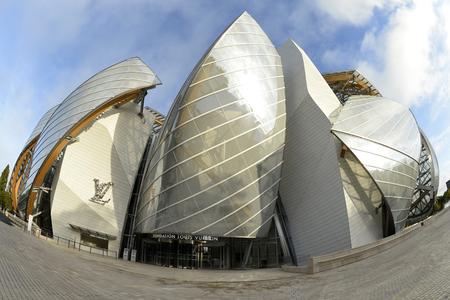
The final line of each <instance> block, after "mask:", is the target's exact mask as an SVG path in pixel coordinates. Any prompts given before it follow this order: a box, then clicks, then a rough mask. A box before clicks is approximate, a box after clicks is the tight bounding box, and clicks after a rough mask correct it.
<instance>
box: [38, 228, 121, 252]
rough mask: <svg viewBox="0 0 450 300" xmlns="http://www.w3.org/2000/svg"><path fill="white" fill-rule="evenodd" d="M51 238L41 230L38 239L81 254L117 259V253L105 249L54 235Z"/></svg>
mask: <svg viewBox="0 0 450 300" xmlns="http://www.w3.org/2000/svg"><path fill="white" fill-rule="evenodd" d="M52 236H53V237H51V236H50V234H49V233H48V232H46V231H44V230H42V232H41V235H40V238H41V239H45V240H46V241H49V240H50V241H52V242H54V243H56V244H57V245H63V246H66V245H67V248H69V249H73V250H78V251H83V252H89V253H91V254H97V255H101V256H107V257H113V258H115V259H117V258H118V256H117V255H118V251H115V250H108V249H105V248H98V247H95V246H91V245H88V244H83V243H81V242H77V241H75V240H72V239H69V238H65V237H62V236H58V235H54V234H53V235H52Z"/></svg>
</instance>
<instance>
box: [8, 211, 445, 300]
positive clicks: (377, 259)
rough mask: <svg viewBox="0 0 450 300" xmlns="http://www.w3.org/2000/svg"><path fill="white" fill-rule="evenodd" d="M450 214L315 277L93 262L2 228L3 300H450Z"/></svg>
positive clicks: (80, 254) (93, 258)
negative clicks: (367, 255)
mask: <svg viewBox="0 0 450 300" xmlns="http://www.w3.org/2000/svg"><path fill="white" fill-rule="evenodd" d="M449 249H450V213H448V212H444V213H443V214H441V215H440V216H439V218H436V220H434V221H433V222H429V223H428V224H427V225H425V226H423V227H422V228H419V229H418V230H416V232H414V233H413V235H412V236H411V237H410V238H408V239H407V240H405V241H404V242H402V243H400V244H398V245H396V246H394V247H392V248H391V249H389V250H386V251H385V252H382V253H380V254H378V255H375V256H372V257H370V258H368V259H365V260H363V261H359V262H356V263H353V264H350V265H346V266H343V267H340V268H337V269H333V270H329V271H325V272H322V273H317V274H314V275H306V274H291V273H285V272H283V271H280V270H279V269H266V270H248V271H247V270H246V271H234V270H231V271H201V270H179V269H170V268H163V267H157V266H150V265H144V264H138V263H131V262H124V261H121V260H115V259H111V258H104V257H101V256H96V255H89V254H87V253H83V252H77V251H73V250H70V249H65V248H63V247H59V246H55V245H52V244H49V243H48V242H46V241H44V240H40V239H37V238H35V237H33V236H30V235H28V234H27V233H25V232H22V231H20V230H19V229H18V228H15V227H12V226H8V225H6V224H5V223H3V222H0V299H194V298H195V299H199V298H205V299H447V298H448V297H449V295H450V252H449Z"/></svg>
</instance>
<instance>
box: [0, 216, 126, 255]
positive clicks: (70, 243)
mask: <svg viewBox="0 0 450 300" xmlns="http://www.w3.org/2000/svg"><path fill="white" fill-rule="evenodd" d="M5 216H6V217H7V218H8V219H9V220H10V221H11V222H12V223H13V224H14V225H15V226H16V227H19V228H21V229H22V230H23V231H25V232H26V231H27V227H28V223H27V222H25V221H24V220H22V219H20V218H19V217H17V216H16V215H14V214H11V213H8V212H6V213H5ZM30 233H31V234H32V235H34V236H36V237H38V238H40V239H44V240H46V241H50V242H54V243H56V244H57V245H64V246H65V245H67V248H69V249H74V250H78V251H83V252H89V253H91V254H97V255H101V256H107V257H113V258H115V259H118V251H114V250H108V249H104V248H98V247H95V246H91V245H87V244H83V243H81V242H77V241H75V240H72V239H69V238H65V237H61V236H57V235H54V234H50V233H49V232H47V231H46V230H44V229H42V228H39V226H37V225H36V224H34V223H33V226H32V228H31V232H30Z"/></svg>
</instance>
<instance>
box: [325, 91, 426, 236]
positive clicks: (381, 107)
mask: <svg viewBox="0 0 450 300" xmlns="http://www.w3.org/2000/svg"><path fill="white" fill-rule="evenodd" d="M332 131H333V133H334V134H335V135H336V136H337V137H338V138H339V139H340V140H341V141H342V142H343V143H344V144H345V145H346V146H347V147H348V148H349V149H350V150H351V151H352V152H353V153H354V155H355V156H356V157H357V158H358V160H359V161H360V162H361V163H362V164H363V165H364V167H365V168H366V169H367V171H368V172H369V173H370V175H371V176H372V177H373V179H374V180H375V182H376V183H377V185H378V187H379V188H380V190H381V192H382V193H383V197H384V198H385V199H386V202H387V204H388V205H389V208H390V210H391V212H392V217H393V222H394V224H395V231H396V232H398V231H400V230H401V229H403V227H404V226H405V223H406V219H407V217H408V212H409V208H410V206H411V202H412V195H413V192H414V189H415V186H416V179H417V176H418V174H419V166H418V161H419V156H420V149H421V139H420V132H419V128H418V126H417V123H416V120H415V119H414V116H413V115H412V113H411V112H410V111H409V110H408V109H407V108H406V107H404V106H402V105H400V104H399V103H397V102H394V101H392V100H388V99H386V98H382V97H373V96H353V97H350V98H349V100H348V101H347V102H346V103H345V105H344V107H343V109H342V111H341V112H340V114H339V116H338V118H337V120H336V122H335V123H334V124H333V127H332Z"/></svg>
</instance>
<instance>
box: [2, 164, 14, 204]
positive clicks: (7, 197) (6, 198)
mask: <svg viewBox="0 0 450 300" xmlns="http://www.w3.org/2000/svg"><path fill="white" fill-rule="evenodd" d="M8 176H9V165H7V166H6V168H5V169H4V170H3V172H2V175H1V176H0V209H7V210H11V208H12V199H11V194H10V193H9V191H7V190H6V185H7V184H8Z"/></svg>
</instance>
